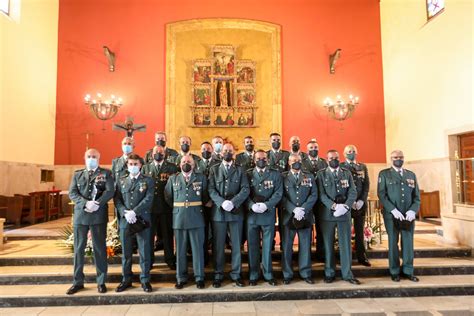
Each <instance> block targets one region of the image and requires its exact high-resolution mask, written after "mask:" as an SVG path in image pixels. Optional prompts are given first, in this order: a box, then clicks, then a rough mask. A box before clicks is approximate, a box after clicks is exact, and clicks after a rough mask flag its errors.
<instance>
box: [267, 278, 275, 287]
mask: <svg viewBox="0 0 474 316" xmlns="http://www.w3.org/2000/svg"><path fill="white" fill-rule="evenodd" d="M266 281H267V283H268V284H270V285H271V286H276V285H277V281H276V280H275V279H270V280H266Z"/></svg>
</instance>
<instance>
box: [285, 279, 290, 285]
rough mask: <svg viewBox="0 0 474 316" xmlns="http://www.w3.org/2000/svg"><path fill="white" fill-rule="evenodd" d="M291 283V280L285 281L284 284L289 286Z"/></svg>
mask: <svg viewBox="0 0 474 316" xmlns="http://www.w3.org/2000/svg"><path fill="white" fill-rule="evenodd" d="M290 283H291V279H283V284H284V285H288V284H290Z"/></svg>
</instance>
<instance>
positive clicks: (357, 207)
mask: <svg viewBox="0 0 474 316" xmlns="http://www.w3.org/2000/svg"><path fill="white" fill-rule="evenodd" d="M355 205H356V207H355V209H356V210H360V209H361V208H362V206H364V201H362V200H358V201H357V202H355Z"/></svg>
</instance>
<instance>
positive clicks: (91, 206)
mask: <svg viewBox="0 0 474 316" xmlns="http://www.w3.org/2000/svg"><path fill="white" fill-rule="evenodd" d="M86 209H87V210H88V212H89V213H92V212H95V211H97V210H98V209H99V202H97V201H87V202H86Z"/></svg>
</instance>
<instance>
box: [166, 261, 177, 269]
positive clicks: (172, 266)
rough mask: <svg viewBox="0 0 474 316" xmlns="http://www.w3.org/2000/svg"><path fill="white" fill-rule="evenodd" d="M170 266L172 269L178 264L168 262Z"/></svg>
mask: <svg viewBox="0 0 474 316" xmlns="http://www.w3.org/2000/svg"><path fill="white" fill-rule="evenodd" d="M168 268H170V270H176V264H175V263H168Z"/></svg>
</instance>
